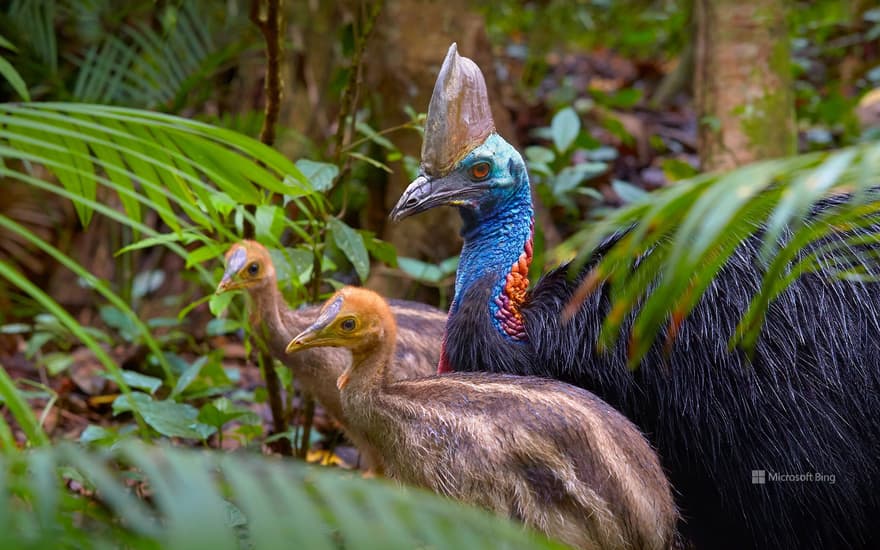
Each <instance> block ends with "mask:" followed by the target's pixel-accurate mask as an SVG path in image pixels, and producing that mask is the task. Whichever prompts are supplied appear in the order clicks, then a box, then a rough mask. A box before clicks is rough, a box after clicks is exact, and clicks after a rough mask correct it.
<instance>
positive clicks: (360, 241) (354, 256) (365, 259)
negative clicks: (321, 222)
mask: <svg viewBox="0 0 880 550" xmlns="http://www.w3.org/2000/svg"><path fill="white" fill-rule="evenodd" d="M327 227H328V228H329V229H330V234H331V235H333V241H334V242H335V243H336V246H338V247H339V249H340V250H342V252H343V253H344V254H345V257H346V258H348V260H349V261H350V262H351V265H352V266H354V269H355V271H357V274H358V277H360V279H361V281H366V280H367V276H368V275H369V274H370V257H369V255H368V254H367V248H366V247H365V246H364V238H363V237H362V236H361V235H360V233H358V232H357V231H355V230H354V229H352V228H351V227H349V226H348V225H346V224H345V223H344V222H342V221H340V220H338V219H336V218H330V220H329V221H328V222H327Z"/></svg>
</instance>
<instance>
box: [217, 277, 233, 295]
mask: <svg viewBox="0 0 880 550" xmlns="http://www.w3.org/2000/svg"><path fill="white" fill-rule="evenodd" d="M231 287H232V274H230V273H229V272H228V271H227V272H226V273H224V274H223V278H222V279H220V283H219V284H218V285H217V290H216V291H215V292H214V293H215V294H223V293H224V292H226V291H227V290H230V289H231Z"/></svg>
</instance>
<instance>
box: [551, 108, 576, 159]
mask: <svg viewBox="0 0 880 550" xmlns="http://www.w3.org/2000/svg"><path fill="white" fill-rule="evenodd" d="M580 131H581V119H580V117H578V114H577V113H576V112H575V110H574V109H572V108H571V107H566V108H565V109H563V110H561V111H559V112H558V113H556V115H555V116H554V117H553V120H552V121H551V122H550V133H551V135H552V136H553V145H554V146H555V147H556V150H557V151H558V152H560V153H564V152H566V151H568V149H569V148H570V147H571V145H572V143H574V140H575V139H577V136H578V134H579V133H580Z"/></svg>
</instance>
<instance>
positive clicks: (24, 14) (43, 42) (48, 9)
mask: <svg viewBox="0 0 880 550" xmlns="http://www.w3.org/2000/svg"><path fill="white" fill-rule="evenodd" d="M55 10H56V5H55V0H12V2H11V3H10V4H9V8H8V11H7V13H8V14H9V18H10V20H11V21H12V22H13V23H14V24H15V26H16V29H17V30H18V31H19V36H20V37H22V38H23V39H24V40H26V41H27V46H29V47H30V49H32V50H33V51H34V52H35V53H36V54H37V56H38V57H39V58H40V61H41V62H42V63H43V65H44V66H45V67H46V68H47V69H48V70H49V72H50V73H51V74H55V73H56V72H57V71H58V41H57V40H56V37H55ZM19 45H22V44H19Z"/></svg>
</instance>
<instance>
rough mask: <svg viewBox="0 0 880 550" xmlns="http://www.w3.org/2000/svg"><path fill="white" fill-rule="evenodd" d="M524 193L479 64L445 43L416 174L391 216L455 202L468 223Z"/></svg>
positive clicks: (519, 167)
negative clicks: (472, 217) (494, 116)
mask: <svg viewBox="0 0 880 550" xmlns="http://www.w3.org/2000/svg"><path fill="white" fill-rule="evenodd" d="M523 188H524V189H525V192H526V194H528V178H527V177H525V165H524V164H523V161H522V157H521V156H520V155H519V153H518V152H517V151H516V149H514V148H513V147H512V146H511V145H510V144H509V143H507V142H506V141H504V139H502V138H501V137H500V136H499V135H498V134H496V133H495V122H494V121H493V119H492V111H491V109H490V107H489V97H488V94H487V92H486V82H485V80H484V79H483V74H482V73H481V72H480V69H479V67H477V65H476V64H475V63H474V62H473V61H471V60H470V59H468V58H466V57H462V56H460V55H458V50H457V48H456V45H455V44H452V46H450V47H449V52H448V53H447V54H446V59H444V61H443V67H442V68H441V69H440V74H439V75H438V77H437V83H436V84H435V85H434V93H433V95H432V96H431V103H430V104H429V106H428V118H427V120H426V121H425V139H424V142H423V144H422V163H421V167H420V171H419V176H418V177H417V178H416V179H415V180H414V181H413V182H412V183H411V184H410V185H409V187H408V188H407V189H406V191H405V192H404V193H403V195H402V196H401V197H400V200H399V201H398V203H397V205H396V206H395V207H394V210H392V212H391V217H392V219H394V220H395V221H399V220H401V219H403V218H405V217H407V216H411V215H413V214H418V213H420V212H424V211H426V210H429V209H431V208H434V207H436V206H458V207H460V208H462V215H463V216H464V217H465V223H466V225H467V222H468V218H469V217H470V216H468V212H467V211H468V210H470V211H471V212H472V213H473V214H476V217H477V218H482V217H484V216H486V215H490V214H491V211H492V210H495V209H496V208H497V207H498V206H500V205H502V204H504V203H506V202H507V201H509V200H510V199H511V198H513V197H515V196H517V195H521V194H522V192H523Z"/></svg>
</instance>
